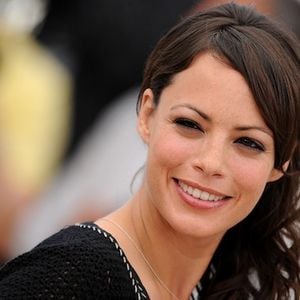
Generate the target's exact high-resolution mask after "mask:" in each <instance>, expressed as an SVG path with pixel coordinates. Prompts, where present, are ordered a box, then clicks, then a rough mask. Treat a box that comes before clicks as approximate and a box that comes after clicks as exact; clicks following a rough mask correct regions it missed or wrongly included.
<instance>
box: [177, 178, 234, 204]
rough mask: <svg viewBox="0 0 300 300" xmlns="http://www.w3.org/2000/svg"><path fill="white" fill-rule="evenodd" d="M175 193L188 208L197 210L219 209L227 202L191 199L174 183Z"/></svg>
mask: <svg viewBox="0 0 300 300" xmlns="http://www.w3.org/2000/svg"><path fill="white" fill-rule="evenodd" d="M175 184H176V189H177V192H178V194H179V196H180V198H181V199H182V200H183V201H184V202H185V203H186V204H188V205H189V206H192V207H193V208H197V209H212V208H219V207H223V206H224V205H226V204H227V203H228V202H229V200H218V201H205V200H200V199H196V198H194V197H192V196H191V195H189V194H187V193H186V192H184V191H183V190H182V188H181V187H180V186H179V184H178V183H177V182H176V181H175Z"/></svg>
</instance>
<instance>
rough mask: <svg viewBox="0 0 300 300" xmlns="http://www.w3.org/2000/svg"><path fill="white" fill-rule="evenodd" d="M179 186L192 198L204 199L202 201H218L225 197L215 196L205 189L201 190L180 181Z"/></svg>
mask: <svg viewBox="0 0 300 300" xmlns="http://www.w3.org/2000/svg"><path fill="white" fill-rule="evenodd" d="M178 183H179V186H180V187H181V188H182V189H183V190H184V192H186V193H188V194H189V195H191V196H193V197H194V198H197V199H200V200H204V201H218V200H221V199H224V198H225V197H222V196H217V195H214V194H209V193H207V192H205V191H201V190H199V189H196V188H193V187H191V186H189V185H187V184H185V183H183V182H181V181H178Z"/></svg>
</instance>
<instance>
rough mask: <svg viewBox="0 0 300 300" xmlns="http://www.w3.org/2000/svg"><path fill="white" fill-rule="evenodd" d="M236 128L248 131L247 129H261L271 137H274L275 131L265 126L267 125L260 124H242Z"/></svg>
mask: <svg viewBox="0 0 300 300" xmlns="http://www.w3.org/2000/svg"><path fill="white" fill-rule="evenodd" d="M235 129H236V130H239V131H247V130H259V131H262V132H264V133H266V134H267V135H269V136H270V137H271V138H273V133H272V131H271V130H269V129H267V128H265V127H259V126H240V127H237V128H235Z"/></svg>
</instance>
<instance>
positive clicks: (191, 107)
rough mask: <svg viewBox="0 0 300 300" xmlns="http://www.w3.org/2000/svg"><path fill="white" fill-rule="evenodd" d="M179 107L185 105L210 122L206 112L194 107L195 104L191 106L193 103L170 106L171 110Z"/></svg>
mask: <svg viewBox="0 0 300 300" xmlns="http://www.w3.org/2000/svg"><path fill="white" fill-rule="evenodd" d="M180 107H186V108H189V109H191V110H193V111H195V112H196V113H197V114H198V115H200V116H201V117H202V118H203V119H205V120H206V121H208V122H211V118H210V117H209V116H208V115H207V114H206V113H204V112H203V111H201V110H199V109H198V108H196V107H195V106H193V105H191V104H188V103H185V104H178V105H174V106H172V107H171V110H174V109H177V108H180Z"/></svg>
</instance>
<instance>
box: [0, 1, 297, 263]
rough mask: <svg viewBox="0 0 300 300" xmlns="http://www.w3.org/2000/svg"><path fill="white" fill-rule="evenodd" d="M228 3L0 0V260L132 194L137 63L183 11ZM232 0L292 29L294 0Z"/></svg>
mask: <svg viewBox="0 0 300 300" xmlns="http://www.w3.org/2000/svg"><path fill="white" fill-rule="evenodd" d="M224 2H228V1H214V0H202V1H201V0H198V1H189V0H185V1H180V0H178V1H177V0H151V1H150V0H142V1H141V0H122V1H99V0H85V1H80V0H64V1H61V0H0V264H1V263H4V262H5V261H7V260H9V259H11V258H13V257H15V256H16V255H18V254H20V253H22V252H24V251H27V250H29V249H30V248H32V247H33V246H34V245H36V244H37V243H38V242H40V241H41V240H42V239H44V238H46V237H47V236H49V235H50V234H52V233H54V232H55V231H57V230H59V229H60V228H62V227H63V226H66V225H68V224H72V223H75V222H80V221H92V220H95V219H97V218H99V217H100V216H102V215H104V214H107V213H108V212H110V211H111V210H113V209H115V208H117V207H119V206H120V205H122V204H123V203H124V202H125V201H126V200H127V199H129V198H130V197H131V193H132V192H134V190H135V189H136V188H137V186H138V185H139V182H140V180H141V174H140V172H138V170H139V169H140V168H141V167H142V166H143V164H144V161H145V156H146V148H145V146H144V145H143V144H142V142H141V141H140V139H139V138H138V135H137V132H136V129H135V121H136V113H135V103H136V100H137V93H138V86H139V84H140V81H141V78H142V73H143V68H144V64H145V60H146V58H147V56H148V55H149V53H150V51H151V49H152V48H153V46H154V45H155V43H156V42H157V41H158V39H159V38H160V37H161V36H162V35H163V34H164V33H165V32H166V31H167V30H168V29H169V28H170V27H171V26H172V25H174V24H175V23H176V22H177V21H178V20H180V18H182V17H184V16H185V15H188V14H191V13H193V12H195V11H198V10H202V9H205V8H208V7H210V6H214V5H216V4H219V3H224ZM235 2H240V3H243V4H245V3H246V4H253V5H255V6H256V8H257V9H258V10H260V11H262V12H263V13H265V14H267V15H269V16H272V17H273V18H275V19H276V20H278V21H280V22H281V23H282V24H283V26H287V27H289V28H290V29H291V30H292V31H294V32H295V34H296V35H298V37H299V36H300V27H299V20H300V1H299V0H259V1H254V0H252V1H246V0H244V1H235ZM136 174H138V175H139V176H137V178H136V179H135V180H133V178H134V177H135V175H136ZM131 183H133V184H131Z"/></svg>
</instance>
